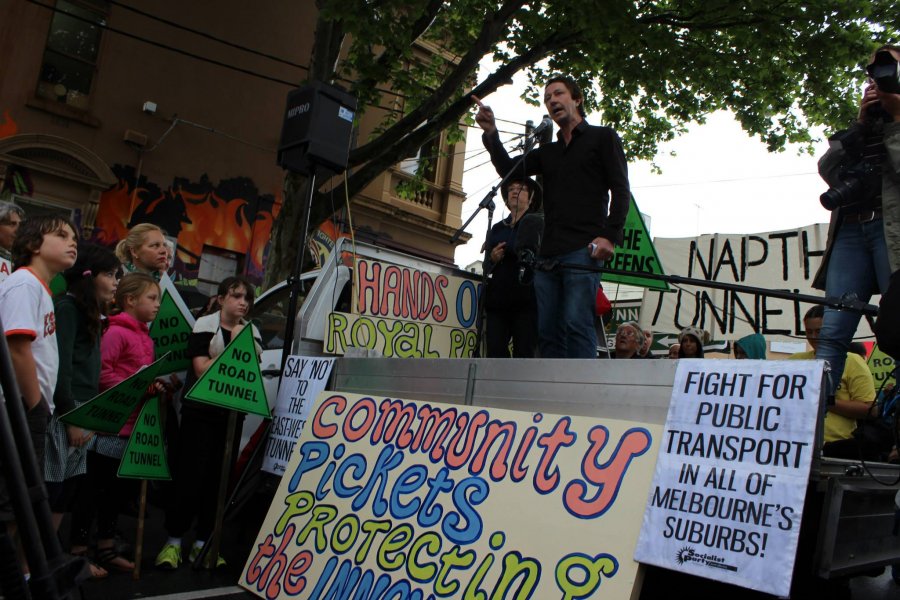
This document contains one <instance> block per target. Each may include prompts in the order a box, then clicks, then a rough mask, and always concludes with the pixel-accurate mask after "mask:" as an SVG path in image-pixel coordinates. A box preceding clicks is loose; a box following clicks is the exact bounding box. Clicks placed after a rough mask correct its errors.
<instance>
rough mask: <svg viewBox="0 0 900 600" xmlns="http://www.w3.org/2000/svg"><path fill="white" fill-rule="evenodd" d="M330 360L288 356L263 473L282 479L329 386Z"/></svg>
mask: <svg viewBox="0 0 900 600" xmlns="http://www.w3.org/2000/svg"><path fill="white" fill-rule="evenodd" d="M333 366H334V359H333V358H321V357H316V358H313V357H310V356H288V359H287V362H286V363H285V365H284V372H283V373H282V374H281V383H280V385H279V386H278V398H277V400H276V401H275V410H274V413H275V414H274V416H273V418H272V427H271V428H270V429H269V439H268V440H267V441H266V452H265V455H264V456H263V464H262V470H263V471H266V472H267V473H272V474H273V475H281V474H282V473H284V471H285V469H286V468H287V462H288V460H289V459H290V457H291V453H292V452H293V451H294V445H295V444H296V443H297V438H299V437H300V434H301V433H302V432H303V427H304V426H305V425H306V420H307V418H308V417H309V411H310V410H311V409H312V407H313V404H314V403H315V400H316V398H318V397H319V394H320V393H322V391H323V390H324V389H325V386H326V385H328V376H329V375H331V368H332V367H333Z"/></svg>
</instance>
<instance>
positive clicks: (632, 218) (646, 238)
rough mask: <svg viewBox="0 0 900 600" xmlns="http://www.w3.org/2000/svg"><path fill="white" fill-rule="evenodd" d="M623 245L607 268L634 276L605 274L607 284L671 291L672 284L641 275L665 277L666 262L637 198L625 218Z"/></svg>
mask: <svg viewBox="0 0 900 600" xmlns="http://www.w3.org/2000/svg"><path fill="white" fill-rule="evenodd" d="M624 235H625V237H624V241H623V242H622V245H621V246H620V247H618V248H616V253H615V254H614V255H613V257H612V258H611V259H610V260H608V261H607V262H606V265H605V266H606V267H607V268H610V269H616V270H619V271H631V272H633V273H634V275H613V274H610V273H604V274H603V283H607V282H612V283H623V284H626V285H636V286H640V287H645V288H649V289H651V290H661V291H664V292H668V291H669V284H668V283H666V282H665V281H660V280H657V279H649V278H647V277H641V275H640V274H641V273H652V274H654V275H665V273H663V270H662V263H660V262H659V256H658V255H657V254H656V248H654V247H653V241H652V240H651V239H650V234H649V233H648V232H647V227H646V225H644V218H643V217H642V216H641V211H639V210H638V206H637V202H635V200H634V196H632V197H631V203H630V204H629V206H628V216H627V217H625V233H624Z"/></svg>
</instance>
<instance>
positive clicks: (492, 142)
mask: <svg viewBox="0 0 900 600" xmlns="http://www.w3.org/2000/svg"><path fill="white" fill-rule="evenodd" d="M483 141H484V145H485V147H486V148H487V149H488V152H489V153H490V155H491V162H493V163H494V167H495V168H496V169H497V173H499V174H500V175H505V174H506V173H507V172H508V171H509V170H510V169H511V168H512V167H513V164H514V163H515V160H516V159H515V158H510V156H509V154H507V152H506V149H505V148H503V145H502V144H501V143H500V135H499V134H498V133H495V134H494V135H492V136H487V135H484V136H483ZM519 168H523V167H519ZM524 170H525V173H526V174H528V175H543V177H544V182H543V184H544V190H543V192H544V221H545V224H544V239H543V243H542V245H541V255H542V256H556V255H559V254H565V253H568V252H572V251H574V250H578V249H579V248H585V247H586V246H587V245H588V244H589V243H591V241H592V240H593V239H594V238H595V237H603V238H606V239H608V240H610V241H611V242H613V243H614V244H617V245H619V244H621V243H622V229H623V227H624V225H625V217H626V215H627V214H628V206H629V202H630V199H631V192H630V190H629V187H628V164H627V162H626V161H625V152H624V151H623V150H622V142H621V140H619V136H618V135H616V132H615V131H613V130H612V129H610V128H609V127H599V126H596V125H588V124H587V122H585V121H582V122H581V123H579V124H578V125H577V126H576V127H575V129H574V130H573V131H572V141H571V142H570V143H569V145H568V146H566V144H565V142H564V141H563V140H562V138H561V136H560V135H557V141H555V142H553V143H551V144H544V145H543V146H540V147H539V148H536V149H534V150H532V151H531V152H530V153H528V155H527V156H526V157H525V165H524ZM610 192H612V203H611V204H610Z"/></svg>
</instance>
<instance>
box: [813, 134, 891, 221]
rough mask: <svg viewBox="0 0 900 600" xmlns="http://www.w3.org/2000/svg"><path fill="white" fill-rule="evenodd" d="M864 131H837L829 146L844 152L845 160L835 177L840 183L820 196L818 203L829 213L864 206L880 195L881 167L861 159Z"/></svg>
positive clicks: (863, 158)
mask: <svg viewBox="0 0 900 600" xmlns="http://www.w3.org/2000/svg"><path fill="white" fill-rule="evenodd" d="M865 138H866V130H865V129H864V128H859V127H852V128H850V129H845V130H844V131H839V132H837V133H836V134H834V135H833V136H831V137H830V138H828V142H829V144H831V146H832V147H838V148H840V149H842V150H843V151H844V160H843V161H842V163H841V170H840V173H839V174H838V177H839V178H840V180H841V182H840V183H839V184H837V185H836V186H834V187H833V188H829V189H828V190H827V191H826V192H825V193H824V194H822V195H821V196H819V202H821V203H822V206H824V207H825V208H826V209H828V210H834V209H836V208H838V207H841V206H852V205H854V204H865V203H866V201H867V200H870V199H872V198H874V197H875V196H877V195H878V194H879V193H880V192H881V165H873V164H872V163H870V162H869V161H867V160H866V157H865V156H864V155H863V150H864V149H865Z"/></svg>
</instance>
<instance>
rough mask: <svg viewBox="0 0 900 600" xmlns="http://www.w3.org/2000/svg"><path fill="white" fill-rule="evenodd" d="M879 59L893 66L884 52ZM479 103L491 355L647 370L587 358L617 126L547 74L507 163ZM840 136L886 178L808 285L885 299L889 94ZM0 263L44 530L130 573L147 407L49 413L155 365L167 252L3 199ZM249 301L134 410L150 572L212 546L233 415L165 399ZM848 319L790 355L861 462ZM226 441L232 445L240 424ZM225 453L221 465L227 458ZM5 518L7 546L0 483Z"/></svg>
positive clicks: (155, 243)
mask: <svg viewBox="0 0 900 600" xmlns="http://www.w3.org/2000/svg"><path fill="white" fill-rule="evenodd" d="M880 51H883V52H888V53H890V54H891V55H892V56H893V57H894V58H895V59H900V49H898V48H896V47H892V46H886V47H883V48H881V49H880ZM473 99H474V101H475V103H476V104H477V106H478V112H477V115H476V117H475V118H476V121H477V123H478V124H479V125H480V126H481V127H482V129H483V132H484V133H483V142H484V145H485V147H486V149H487V151H488V152H489V154H490V156H491V160H492V162H493V164H494V165H495V167H496V169H497V171H498V173H499V174H501V175H504V176H506V175H509V177H508V179H507V180H506V183H505V184H504V186H503V188H502V191H503V198H504V201H505V204H506V206H507V208H508V209H509V216H508V217H507V218H506V219H504V220H502V221H501V222H499V223H497V224H496V225H495V226H494V227H493V228H492V229H491V231H490V233H489V235H488V237H487V240H486V242H485V250H486V254H487V258H486V261H485V269H486V271H487V272H489V275H490V279H489V282H488V285H487V288H486V291H485V312H486V316H487V326H486V337H485V339H486V348H487V355H488V356H489V357H509V356H513V357H518V358H530V357H536V356H539V357H541V358H548V359H549V358H597V357H598V356H599V357H603V358H609V359H614V360H623V359H653V358H654V354H653V353H652V352H651V346H652V344H653V341H654V336H653V332H652V331H649V330H646V329H642V328H641V327H640V326H639V325H638V324H637V323H635V322H624V323H621V324H619V325H618V327H617V329H616V333H615V342H614V344H613V346H612V348H611V349H610V350H609V351H608V352H602V351H601V352H599V353H598V347H599V345H598V335H597V328H596V327H595V319H596V306H597V297H598V289H599V286H600V275H599V272H598V269H597V268H598V267H602V266H603V264H604V261H608V260H610V259H611V258H612V257H613V255H614V252H615V247H616V245H618V244H621V243H622V241H623V228H624V222H625V216H626V214H627V212H628V208H629V202H630V190H629V182H628V173H627V162H626V159H625V154H624V151H623V147H622V143H621V141H620V139H619V137H618V135H617V134H616V132H615V131H613V130H612V129H611V128H609V127H604V126H595V125H590V124H588V123H587V121H586V120H585V116H586V115H585V110H584V95H583V94H582V91H581V89H580V88H579V86H578V85H577V83H576V82H575V80H574V79H572V78H571V77H567V76H557V77H552V78H550V80H549V81H548V83H547V85H546V87H545V90H544V105H545V106H546V108H547V111H548V112H549V114H550V116H551V118H552V119H553V120H554V121H555V122H556V125H557V126H558V128H559V132H558V136H557V140H556V141H554V142H552V143H549V144H544V145H541V146H540V147H538V148H535V149H533V150H530V151H527V152H526V153H525V154H524V155H523V156H522V157H521V160H517V159H515V158H512V157H510V156H509V155H508V153H507V152H506V150H505V149H504V148H503V146H502V144H501V143H500V138H499V135H498V131H497V126H496V123H495V117H494V114H493V111H492V110H491V109H490V108H489V107H488V106H486V105H484V104H483V103H482V102H481V101H480V100H479V99H478V98H475V97H474V96H473ZM851 130H852V131H851V133H854V134H855V135H857V136H858V137H859V138H860V139H862V140H863V142H864V147H865V150H864V154H863V156H862V159H863V160H866V161H868V162H869V163H871V164H877V165H878V166H880V167H881V166H883V168H882V169H881V172H882V182H881V183H882V186H876V187H877V188H878V189H876V190H875V192H876V193H872V194H869V195H867V196H865V197H859V198H853V199H852V200H853V201H852V202H850V201H848V202H846V203H844V204H841V205H839V206H836V207H834V211H833V218H832V222H831V227H830V230H829V239H828V247H827V250H826V252H825V256H824V259H823V263H822V268H821V270H820V272H819V274H818V275H817V277H816V281H815V285H816V286H820V287H823V288H824V289H825V290H826V292H827V294H828V295H829V296H832V297H846V296H848V295H852V296H854V297H855V298H858V299H861V300H863V301H868V299H869V298H870V297H871V295H872V294H873V293H876V292H879V291H880V292H885V291H887V287H888V282H889V279H890V277H891V274H892V273H896V272H897V270H898V267H900V239H898V237H897V236H898V233H897V232H898V231H900V230H898V228H897V216H898V212H900V192H898V190H900V184H898V180H900V176H898V173H897V168H896V165H898V164H900V95H898V94H891V93H885V92H883V91H881V90H879V89H878V87H877V86H876V85H875V84H870V85H869V87H868V88H867V89H866V92H865V95H864V97H863V99H862V101H861V104H860V111H859V117H858V122H857V123H856V124H854V125H853V127H852V128H851ZM848 160H849V159H848V157H847V149H846V148H842V147H840V146H839V145H835V146H834V147H833V148H832V150H829V152H828V154H826V155H825V157H823V159H822V161H821V162H820V172H821V173H822V176H823V178H825V180H826V181H828V183H829V184H830V185H832V186H833V187H834V188H835V189H837V190H839V191H840V190H843V191H841V192H840V193H841V194H844V193H846V194H850V193H851V191H848V190H849V187H848V186H847V182H846V181H845V180H844V177H845V172H846V167H847V162H848ZM854 160H856V159H854ZM533 176H540V177H541V178H542V179H541V183H540V184H539V183H538V181H536V180H535V179H534V178H533ZM841 186H844V187H847V188H848V189H844V188H842V187H841ZM838 196H840V194H838ZM539 209H540V211H541V213H542V215H543V219H544V229H543V238H542V244H541V246H540V250H539V258H540V261H541V263H542V264H544V265H555V266H556V268H540V269H537V270H536V272H535V273H534V279H533V284H532V283H531V281H530V280H529V278H526V277H523V273H524V272H525V271H526V270H527V269H534V265H533V264H524V263H523V259H522V256H521V255H520V253H519V252H517V239H516V238H517V233H518V227H519V225H520V223H521V222H522V220H523V217H525V216H526V215H528V214H529V213H534V212H537V211H538V210H539ZM0 253H2V254H0V260H4V261H7V262H8V263H9V264H10V265H11V268H10V269H9V270H8V272H6V271H4V272H2V273H0V320H2V324H3V327H4V330H5V335H6V340H7V343H8V346H9V350H10V355H11V359H12V366H13V369H14V373H15V376H16V380H17V382H18V386H19V390H20V394H21V397H22V400H23V402H24V409H25V411H26V415H27V423H28V427H29V431H30V435H31V441H32V446H33V451H34V454H35V456H36V457H37V459H38V464H39V465H40V467H41V470H42V473H43V478H44V481H45V483H46V487H47V491H48V496H49V504H50V507H51V511H52V513H53V517H54V524H55V525H56V526H57V527H58V526H59V524H60V523H61V521H62V519H63V517H64V515H66V514H70V515H71V527H70V535H69V540H68V550H69V551H70V552H71V553H72V554H73V555H80V556H85V557H87V558H89V559H90V563H89V568H90V573H91V576H92V577H95V578H103V577H107V576H108V575H109V573H110V571H119V572H130V571H132V570H134V568H135V564H134V562H133V560H132V559H131V558H130V557H128V556H126V554H125V553H124V552H123V551H122V550H121V548H120V546H119V545H118V544H117V543H116V534H117V529H118V515H119V513H120V511H121V509H122V506H123V505H125V504H127V502H128V501H129V499H132V498H133V497H134V495H135V490H136V488H135V487H134V486H132V485H130V484H129V482H128V481H126V480H123V479H120V478H119V477H117V470H118V465H119V462H120V460H121V458H122V455H123V452H124V449H125V444H126V440H127V438H128V435H129V434H130V433H131V431H132V429H133V427H134V425H135V420H136V418H137V415H138V414H139V411H140V408H141V406H137V407H135V409H134V412H133V413H132V415H131V416H130V418H129V419H128V421H127V422H126V423H125V425H124V427H122V429H121V431H119V432H118V434H115V435H110V434H98V433H95V432H91V431H86V430H84V429H82V428H80V427H77V426H74V425H71V424H68V423H66V422H64V421H63V420H62V419H61V417H62V416H63V415H65V414H66V413H68V412H69V411H71V410H73V409H74V408H77V407H78V406H80V405H82V404H83V403H85V402H87V401H88V400H90V399H91V398H93V397H95V396H96V395H97V394H98V393H100V392H102V391H104V390H107V389H110V388H112V387H113V386H115V385H117V384H118V383H120V382H122V381H123V380H125V379H127V378H128V377H130V376H131V375H133V374H134V373H136V372H137V371H138V370H139V369H142V368H144V367H146V366H147V365H149V364H150V363H152V362H153V361H154V360H155V358H156V356H155V349H154V343H153V340H152V338H151V336H150V330H149V325H150V324H151V323H152V322H153V321H154V319H155V318H156V316H157V313H158V311H159V308H160V302H161V298H162V289H161V287H160V283H159V282H160V280H161V278H162V275H163V274H164V273H165V272H166V271H167V270H168V269H170V268H171V267H172V264H173V260H174V246H173V245H172V244H171V242H169V241H168V240H167V239H166V236H165V234H164V232H163V231H162V230H161V229H160V228H159V227H157V226H156V225H152V224H139V225H136V226H135V227H133V228H132V229H131V230H130V231H129V233H128V234H127V235H126V236H125V238H124V239H122V240H121V242H119V244H118V245H117V246H116V248H115V251H114V252H113V251H111V250H109V249H107V248H104V247H101V246H97V245H93V244H90V243H86V242H84V241H80V240H79V235H78V232H77V229H76V227H75V226H74V225H73V224H72V223H71V222H69V221H68V220H67V219H65V218H61V217H56V216H37V217H34V218H26V215H25V214H24V213H23V211H22V209H21V208H19V207H17V206H15V205H12V204H9V203H0ZM253 300H254V286H253V285H252V284H251V283H250V282H249V281H247V280H246V279H244V278H242V277H229V278H227V279H225V280H224V281H222V282H221V284H220V285H219V287H218V290H217V293H216V296H215V301H214V302H213V303H211V305H210V313H209V314H207V315H204V316H202V317H201V318H200V319H198V320H197V322H196V324H195V326H194V329H193V332H192V334H191V335H190V337H189V339H188V342H187V355H188V357H189V358H190V361H191V364H190V368H189V369H188V371H187V373H186V375H185V380H184V381H183V380H182V379H181V378H180V377H178V376H170V377H163V378H158V379H157V380H156V381H155V382H154V383H153V384H152V385H151V386H150V387H149V388H148V389H147V391H146V394H145V397H144V400H145V401H146V400H147V399H149V398H151V397H156V396H159V397H161V398H163V399H164V400H165V406H166V410H165V412H166V413H168V414H169V415H170V418H169V421H170V423H169V427H167V429H166V431H167V437H168V453H169V455H170V456H171V457H172V460H171V464H172V466H173V472H172V475H173V481H172V484H171V486H170V487H169V490H168V494H167V500H168V501H167V502H166V520H165V527H166V531H167V534H168V539H167V541H166V543H165V545H164V546H163V548H162V549H161V550H160V551H159V553H158V555H157V557H156V560H155V563H156V565H157V566H158V567H160V568H163V569H176V568H178V567H179V565H180V564H181V563H182V560H183V559H182V552H183V548H184V539H185V537H186V536H187V535H188V533H189V531H190V530H191V528H192V527H193V526H194V525H195V524H196V529H195V532H194V536H193V538H194V541H193V544H192V546H191V549H190V551H189V554H188V557H189V560H194V559H195V558H196V556H197V554H198V553H199V552H200V551H201V550H202V548H203V546H204V544H205V543H206V542H207V540H208V539H209V536H210V534H211V533H212V529H213V516H214V515H215V502H216V498H217V496H218V493H219V478H218V477H217V475H216V474H217V473H218V467H219V466H220V464H221V461H222V458H223V455H224V453H225V450H224V449H225V447H226V442H227V439H226V438H227V436H228V432H229V428H228V426H227V422H228V411H227V410H225V409H220V408H216V407H213V406H210V405H206V404H201V403H197V402H194V401H192V400H190V399H187V398H184V397H182V398H181V399H180V400H181V402H180V406H181V410H180V413H179V414H177V415H176V414H174V412H173V411H174V409H173V407H174V406H175V405H176V403H175V400H176V398H178V396H179V393H180V392H181V391H182V390H187V389H190V387H191V386H192V385H193V383H195V382H196V381H197V380H198V378H199V377H200V376H201V375H202V374H203V373H204V372H205V371H206V370H207V369H208V368H209V366H210V365H211V364H212V362H213V360H214V359H215V358H216V357H217V356H219V355H220V354H221V353H222V352H223V350H224V348H225V346H227V345H228V343H229V341H230V340H231V339H232V338H234V337H235V336H236V335H238V333H239V332H241V331H242V330H244V328H246V327H248V326H249V327H251V328H253V337H254V338H255V339H256V340H257V352H258V353H259V352H260V351H261V348H260V346H259V343H258V340H259V337H260V336H259V332H258V331H256V330H255V327H254V326H253V325H251V324H250V323H248V322H247V320H246V316H247V313H248V311H249V310H250V308H251V307H252V306H253ZM858 321H859V316H858V315H855V314H854V313H852V312H849V311H837V310H832V309H824V310H823V309H822V307H820V306H816V307H813V308H812V309H811V310H809V312H807V313H806V315H805V317H804V320H803V323H804V330H805V332H806V336H807V341H808V342H809V345H810V346H811V347H812V350H811V351H809V352H801V353H799V354H796V355H794V356H791V357H790V358H795V359H811V358H819V359H827V360H828V363H829V365H830V369H831V383H830V384H829V389H828V392H829V395H830V396H832V397H833V402H830V403H829V404H828V406H827V415H826V418H825V421H824V434H825V447H824V452H825V454H826V455H831V456H838V457H847V458H854V457H856V456H859V455H860V453H861V452H867V451H868V450H869V448H867V447H864V446H863V445H862V442H861V441H860V436H858V435H856V434H857V429H858V423H860V422H864V421H866V420H867V419H870V418H871V417H873V410H872V407H873V403H874V402H875V401H876V396H877V395H878V391H877V390H876V389H875V385H874V381H873V378H872V374H871V372H870V371H869V369H868V368H867V366H866V363H865V362H864V360H863V358H861V357H860V356H858V355H857V354H855V353H853V352H851V351H850V342H851V340H852V338H853V336H854V334H855V332H856V328H857V325H858ZM602 332H603V331H602V328H601V333H602ZM602 342H605V340H601V343H602ZM708 343H709V339H708V335H707V333H706V332H704V331H702V330H701V329H698V328H695V327H686V328H684V329H683V330H682V331H681V332H680V333H679V335H678V340H677V343H676V344H673V345H672V346H670V347H669V348H668V351H667V356H668V358H670V359H703V358H704V357H705V355H706V350H705V347H706V346H707V345H708ZM603 345H604V346H605V344H603ZM733 349H734V357H735V358H737V359H750V360H764V359H766V340H765V338H764V337H763V336H762V335H760V334H756V333H754V334H751V335H747V336H745V337H741V338H740V339H737V340H733ZM8 400H9V399H7V401H8ZM172 421H177V423H178V424H177V427H173V426H172V425H173V423H172ZM233 435H234V436H235V438H236V439H239V438H240V426H238V427H237V430H236V431H233ZM232 447H233V448H235V449H236V448H237V444H233V445H232ZM228 459H229V460H230V461H231V462H232V464H233V463H234V460H235V456H234V455H232V456H230V457H228ZM0 521H2V522H3V523H4V527H5V528H6V530H7V533H8V534H9V535H10V536H12V537H15V535H16V525H15V520H14V515H13V513H12V510H11V507H10V498H9V494H8V488H7V485H6V483H5V482H4V481H3V480H2V479H0ZM22 560H23V568H24V571H25V572H26V573H27V564H25V563H24V559H22ZM219 560H220V562H219V564H220V565H221V564H223V563H224V559H222V558H221V557H220V559H219Z"/></svg>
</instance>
